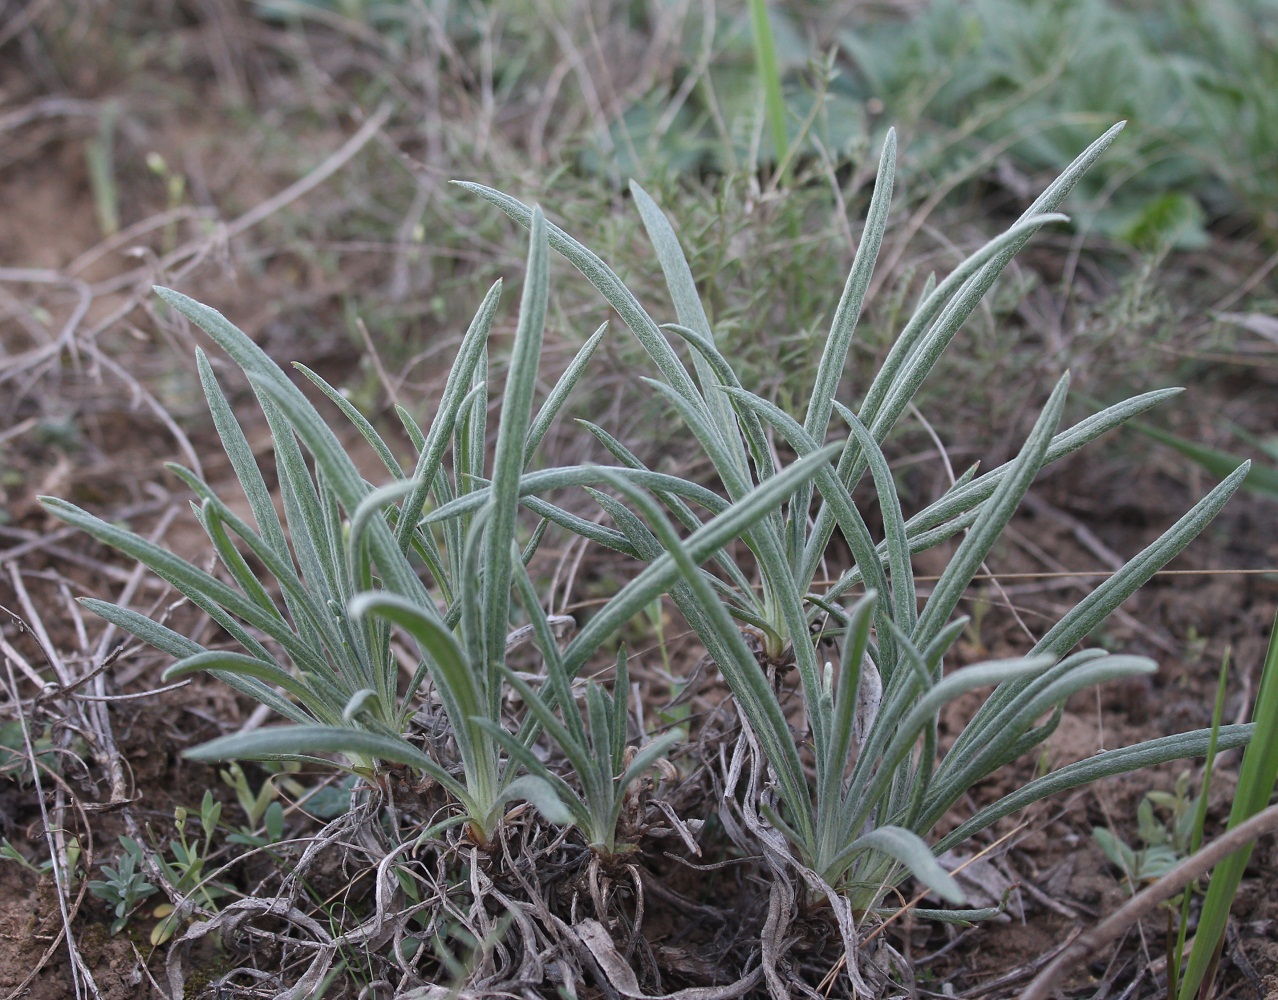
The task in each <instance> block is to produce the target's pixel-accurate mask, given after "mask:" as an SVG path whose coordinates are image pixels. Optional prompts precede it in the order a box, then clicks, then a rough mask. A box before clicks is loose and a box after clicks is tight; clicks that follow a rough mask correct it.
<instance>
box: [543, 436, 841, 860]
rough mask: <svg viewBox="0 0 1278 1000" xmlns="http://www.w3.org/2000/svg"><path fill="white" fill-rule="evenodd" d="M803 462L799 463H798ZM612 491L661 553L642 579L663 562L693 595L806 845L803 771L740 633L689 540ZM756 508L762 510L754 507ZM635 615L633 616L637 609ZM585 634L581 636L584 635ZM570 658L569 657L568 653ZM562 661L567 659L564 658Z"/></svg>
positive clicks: (706, 637) (641, 503)
mask: <svg viewBox="0 0 1278 1000" xmlns="http://www.w3.org/2000/svg"><path fill="white" fill-rule="evenodd" d="M827 460H828V458H827ZM802 461H803V460H802V459H801V460H800V462H802ZM798 465H799V463H795V465H793V466H791V467H790V469H788V470H786V471H787V472H791V471H792V470H793V469H794V468H796V466H798ZM785 478H786V475H785V474H784V473H783V474H781V475H779V476H777V477H776V478H775V479H772V480H769V481H768V483H766V484H765V485H764V486H761V487H760V488H759V490H757V491H756V494H755V495H756V496H760V495H764V491H765V490H767V489H768V487H769V486H771V485H773V484H775V483H777V482H780V481H781V480H783V479H785ZM613 486H614V489H616V490H618V491H619V492H621V493H622V494H623V495H624V496H626V498H627V499H628V500H630V502H631V503H633V504H634V505H635V506H636V507H638V508H639V509H640V510H641V511H643V513H644V515H645V516H646V518H647V520H648V523H649V526H650V527H651V529H652V530H653V533H654V534H656V535H657V537H658V538H659V539H660V541H661V543H662V545H663V546H664V547H665V549H666V555H665V556H663V557H662V559H661V560H658V561H657V562H654V563H653V564H652V565H651V566H650V567H649V568H648V570H645V574H649V573H654V571H656V570H657V569H658V567H660V566H662V563H663V562H664V561H667V560H668V561H669V563H670V564H671V566H672V567H673V572H674V573H676V574H678V576H679V577H681V578H682V581H683V583H684V584H686V585H687V587H688V589H689V590H690V591H691V592H692V594H693V595H694V597H695V599H696V602H697V605H698V608H699V609H700V610H701V611H702V612H703V613H704V616H705V622H706V625H707V627H708V628H709V629H710V630H711V631H710V632H709V633H708V634H703V635H702V636H701V638H702V640H703V642H706V644H707V648H708V649H709V650H710V652H711V655H713V656H715V658H716V662H717V663H718V666H719V670H720V672H721V673H722V674H723V676H724V678H725V679H726V680H727V681H728V684H729V685H730V686H731V688H732V693H733V695H734V696H735V697H736V699H737V702H738V704H739V706H740V708H741V711H742V714H743V715H744V716H745V718H746V720H747V721H748V722H749V723H750V726H751V728H752V729H753V730H754V732H755V736H756V737H757V738H758V740H759V742H760V744H761V745H762V747H763V751H764V754H765V755H766V756H767V758H768V761H769V763H770V764H771V765H772V767H773V769H774V771H775V772H776V776H777V783H778V789H779V791H780V794H781V797H782V801H783V802H784V803H785V805H786V807H787V812H788V819H789V822H790V823H791V824H793V825H794V826H795V827H796V828H797V829H798V831H799V835H800V837H801V839H802V842H804V843H806V844H809V845H810V844H811V843H812V842H813V840H814V831H813V826H812V807H811V800H810V798H809V793H808V789H807V780H806V779H805V777H804V775H803V767H802V764H801V763H800V761H799V755H798V750H797V748H796V747H795V744H794V739H793V737H792V736H791V734H790V729H789V726H788V725H787V724H786V721H785V716H784V714H782V712H781V706H780V705H779V704H778V702H777V700H776V696H775V695H774V694H773V692H772V688H771V686H770V685H769V684H768V681H767V679H766V678H765V677H764V675H763V671H762V670H760V669H759V665H758V662H757V661H756V660H755V658H754V655H753V654H752V653H751V652H750V650H749V648H748V647H747V646H746V644H745V639H744V638H743V637H742V635H741V631H740V630H739V629H738V628H737V627H736V626H735V625H734V624H733V622H732V619H731V618H730V617H729V616H728V612H727V609H726V608H725V607H724V606H723V604H722V603H721V602H720V601H719V599H718V598H717V597H716V596H715V594H714V591H713V590H712V589H711V588H710V585H709V584H708V583H706V581H705V579H704V578H703V577H702V576H701V573H700V571H699V569H698V566H697V563H698V562H699V561H700V560H699V558H698V557H697V556H695V555H694V554H693V545H692V539H687V540H683V541H681V540H680V539H679V537H678V536H677V535H676V534H675V533H674V529H673V528H671V526H670V524H669V522H667V521H666V519H665V516H664V515H663V514H662V512H661V510H660V508H658V507H657V505H656V502H655V501H653V500H650V499H649V498H648V497H647V496H645V495H644V494H642V493H640V492H639V491H638V490H636V489H635V488H634V487H633V486H631V485H630V484H629V483H627V482H626V481H625V480H623V479H620V478H618V479H617V480H616V481H615V482H614V484H613ZM748 503H749V502H748V501H744V502H742V503H741V504H739V505H738V506H737V507H736V508H734V511H736V510H738V509H743V508H745V507H746V506H747V505H748ZM755 506H756V507H757V506H763V505H761V504H758V503H756V505H755ZM768 507H770V505H768V506H765V507H764V509H763V510H762V511H758V510H756V511H752V514H753V515H754V516H763V514H765V513H766V511H767V509H768ZM714 523H715V522H713V521H712V522H711V524H710V525H707V528H706V529H703V531H706V530H707V529H709V528H710V527H711V526H712V525H714ZM645 574H641V576H640V578H639V579H637V580H636V581H634V583H639V580H641V579H642V577H643V575H645ZM663 589H665V588H663ZM624 596H625V589H623V590H622V593H621V594H618V595H617V597H616V598H614V599H613V601H612V604H617V605H622V606H624V605H625V602H624V601H623V597H624ZM644 596H645V597H647V596H648V595H647V594H645V595H644ZM654 596H655V595H654ZM649 599H650V598H649ZM644 603H646V601H645V602H644ZM635 610H636V612H637V611H638V610H639V608H636V609H635ZM606 612H607V609H605V612H602V613H600V614H599V615H598V616H596V618H595V619H593V620H592V621H591V623H590V625H588V626H587V627H586V628H587V630H589V629H590V627H591V626H592V625H594V624H595V622H597V621H599V620H600V619H601V618H604V617H605V614H606ZM628 617H629V616H628ZM584 634H585V632H584V631H583V635H584ZM569 654H570V655H571V648H570V650H569ZM565 658H566V659H568V657H565Z"/></svg>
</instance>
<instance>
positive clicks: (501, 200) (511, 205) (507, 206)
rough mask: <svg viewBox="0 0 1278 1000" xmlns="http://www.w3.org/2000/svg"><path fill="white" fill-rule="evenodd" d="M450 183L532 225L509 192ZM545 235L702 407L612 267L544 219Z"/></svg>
mask: <svg viewBox="0 0 1278 1000" xmlns="http://www.w3.org/2000/svg"><path fill="white" fill-rule="evenodd" d="M453 183H454V184H456V185H458V186H459V187H461V188H463V189H465V190H467V191H470V192H471V193H473V194H476V195H478V196H479V197H481V198H483V199H484V200H485V201H487V202H488V203H489V204H491V205H495V206H496V207H497V208H499V209H501V210H502V211H503V212H505V213H506V215H508V216H509V217H510V218H512V219H513V220H514V221H515V222H517V223H519V224H520V225H521V226H523V227H524V228H525V229H527V228H528V227H529V226H531V225H532V209H530V208H529V207H528V206H527V205H524V204H523V203H522V202H520V201H517V200H516V199H514V198H512V197H510V195H506V194H502V193H501V192H500V191H495V190H493V189H492V188H489V187H485V186H484V185H482V184H473V183H471V182H469V181H453ZM546 235H547V239H548V240H549V242H550V247H551V249H552V250H554V251H555V252H556V253H558V254H561V255H562V256H563V257H565V258H566V259H567V260H568V262H569V263H570V264H572V266H573V267H575V268H576V269H577V270H578V271H580V272H581V273H582V275H583V276H584V277H585V278H586V280H587V281H589V282H590V283H591V284H592V285H594V287H595V288H596V289H597V290H598V292H599V294H601V295H602V296H603V297H604V299H605V300H607V302H608V304H609V305H611V306H612V307H613V308H614V309H616V310H617V312H618V313H620V314H621V318H622V320H624V321H625V324H626V326H628V327H629V328H630V330H631V332H632V333H633V334H634V335H635V337H636V338H637V339H638V340H639V343H640V344H642V345H643V348H644V350H645V351H647V353H648V356H649V357H650V358H652V360H653V362H654V363H655V364H656V366H657V369H658V370H659V371H660V372H661V374H662V376H663V377H664V378H665V380H666V381H667V382H669V383H670V385H671V386H673V387H674V389H675V390H676V391H677V392H678V393H679V395H680V396H682V397H683V398H684V399H687V400H689V401H690V402H692V403H693V404H694V405H697V406H702V407H704V406H705V401H704V400H703V399H702V397H701V394H700V393H699V392H698V391H697V387H696V384H695V383H694V382H693V381H692V377H691V376H690V375H689V374H688V371H687V369H686V368H684V367H683V362H681V361H680V360H679V356H678V355H677V354H675V352H674V348H672V347H671V346H670V344H669V343H668V342H667V341H666V338H665V337H664V336H662V333H661V330H660V328H659V327H658V326H657V324H656V323H655V322H654V321H653V319H652V317H651V316H649V315H648V313H647V312H646V311H644V308H643V306H641V305H640V304H639V300H638V299H636V298H635V297H634V294H633V293H632V292H631V291H630V289H628V288H627V287H626V286H625V284H624V283H623V282H622V280H621V279H620V278H618V277H617V275H616V274H614V273H613V271H612V269H611V268H610V267H608V265H607V264H605V263H604V262H603V261H602V260H600V259H599V257H598V256H597V255H596V254H594V253H592V252H591V251H590V250H587V249H586V248H585V247H584V246H582V245H581V244H580V243H578V242H577V241H576V240H575V239H573V238H572V237H571V236H569V235H568V234H567V233H565V232H564V231H563V230H562V229H560V228H559V227H558V226H556V225H554V224H552V223H549V222H548V223H546Z"/></svg>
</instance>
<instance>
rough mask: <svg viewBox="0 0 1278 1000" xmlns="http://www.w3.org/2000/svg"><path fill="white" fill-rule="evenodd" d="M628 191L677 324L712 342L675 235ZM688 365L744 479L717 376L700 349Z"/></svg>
mask: <svg viewBox="0 0 1278 1000" xmlns="http://www.w3.org/2000/svg"><path fill="white" fill-rule="evenodd" d="M779 155H780V154H778V156H779ZM630 194H631V196H632V197H633V198H634V200H635V206H636V207H637V208H638V209H639V215H640V217H641V218H642V219H643V225H644V228H645V229H646V230H647V231H648V239H649V240H650V241H651V242H652V248H653V250H654V251H656V254H657V263H658V264H660V265H661V272H662V274H663V275H664V276H665V279H666V287H667V288H668V289H669V290H670V298H671V301H673V302H674V307H675V316H677V317H678V319H679V323H680V325H682V326H684V327H686V328H687V329H689V330H692V331H693V332H694V333H696V334H697V335H699V336H700V337H701V338H702V339H704V340H705V341H707V342H709V343H710V344H713V343H714V332H713V331H712V330H711V329H710V320H709V318H708V317H707V316H706V311H705V307H704V306H703V305H702V304H701V296H700V295H698V294H697V283H696V281H695V280H694V279H693V277H692V269H691V268H690V267H689V266H688V258H687V257H686V256H685V255H684V252H683V248H682V247H681V246H680V245H679V238H678V236H676V235H675V231H674V228H673V227H672V226H671V225H670V220H669V219H667V218H666V215H665V213H664V212H662V211H661V209H660V208H659V207H658V206H657V203H656V202H655V201H653V200H652V198H650V197H649V196H648V193H647V192H646V191H645V190H644V189H643V188H641V187H640V186H639V185H638V184H637V183H636V182H635V181H631V182H630ZM692 367H693V370H694V371H695V372H696V375H697V379H698V380H699V381H700V382H701V394H702V397H703V398H704V400H705V405H706V408H707V409H708V411H709V416H710V424H711V426H712V427H714V428H715V429H716V430H717V431H718V432H719V438H720V440H721V442H722V444H723V446H724V447H725V448H726V449H728V453H729V455H730V457H731V460H732V461H733V463H734V464H735V465H736V469H737V474H738V475H739V476H740V477H741V478H743V479H744V478H746V476H747V475H748V472H747V470H746V460H745V459H746V456H745V451H744V450H743V449H742V447H741V438H740V436H739V435H738V433H737V421H736V416H735V414H734V413H733V412H732V407H731V406H730V405H729V403H728V401H727V400H726V399H724V398H723V397H721V396H719V395H718V394H717V393H716V392H714V386H715V385H716V384H717V383H718V382H719V380H720V376H719V374H718V373H717V372H716V370H715V367H714V366H713V365H712V364H710V362H709V360H708V359H707V358H706V356H705V354H704V352H701V351H697V352H694V353H693V355H692Z"/></svg>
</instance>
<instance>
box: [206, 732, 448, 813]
mask: <svg viewBox="0 0 1278 1000" xmlns="http://www.w3.org/2000/svg"><path fill="white" fill-rule="evenodd" d="M320 753H340V754H345V755H347V756H348V757H355V758H361V757H362V758H373V759H377V760H384V761H390V762H391V763H394V764H406V765H408V766H409V767H415V768H417V770H419V771H421V772H422V773H423V774H427V775H429V776H430V777H431V778H434V779H435V780H436V781H438V782H439V783H440V784H441V785H442V786H443V787H444V788H445V789H447V790H448V792H449V794H451V795H453V796H454V797H455V798H456V799H458V801H460V802H462V803H463V804H465V803H467V802H468V801H469V796H468V795H467V794H466V789H465V788H463V787H462V786H461V785H460V784H459V783H458V782H457V780H456V779H455V778H453V777H452V775H450V774H449V773H448V772H447V771H445V770H444V769H443V768H442V767H440V766H439V765H438V764H437V763H435V761H433V760H431V758H429V757H427V756H426V755H425V754H424V753H422V752H421V751H420V750H418V749H417V748H416V747H415V746H413V745H412V744H411V743H409V742H408V741H407V740H405V739H401V738H398V737H394V736H384V735H382V734H380V733H370V732H368V731H367V730H362V729H350V728H347V727H345V726H266V727H264V728H262V729H255V730H253V731H252V732H248V733H236V734H235V735H233V736H222V737H220V738H218V739H216V740H210V741H209V742H208V743H204V744H201V745H200V746H198V747H195V748H194V749H192V750H187V751H185V752H184V753H183V754H182V756H183V757H186V758H188V759H189V760H201V761H210V762H211V761H221V760H274V759H278V758H279V757H282V756H293V755H296V754H320ZM325 763H328V762H327V761H326V762H325Z"/></svg>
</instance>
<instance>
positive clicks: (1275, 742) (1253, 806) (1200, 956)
mask: <svg viewBox="0 0 1278 1000" xmlns="http://www.w3.org/2000/svg"><path fill="white" fill-rule="evenodd" d="M1252 717H1253V718H1254V719H1255V720H1256V723H1255V725H1256V732H1255V735H1254V736H1253V737H1252V741H1251V743H1250V745H1249V746H1248V747H1247V750H1246V752H1245V753H1244V754H1243V762H1242V767H1241V768H1240V769H1239V772H1238V789H1237V791H1236V793H1235V795H1234V804H1233V807H1232V808H1231V809H1230V811H1229V824H1228V828H1230V829H1232V828H1233V827H1235V826H1237V825H1238V824H1239V823H1242V822H1243V821H1244V820H1246V819H1248V818H1249V817H1251V816H1254V815H1255V814H1256V813H1258V812H1260V811H1261V810H1262V809H1264V808H1265V807H1266V806H1268V805H1269V802H1270V799H1272V798H1273V794H1274V790H1275V788H1278V619H1275V621H1274V626H1273V630H1272V631H1271V632H1270V634H1269V650H1268V652H1267V653H1266V654H1265V665H1264V668H1263V670H1262V672H1261V675H1260V690H1259V691H1257V693H1256V704H1255V706H1254V708H1253V710H1252ZM1251 849H1252V845H1251V844H1248V845H1247V846H1246V847H1243V848H1240V849H1239V850H1238V851H1236V852H1235V853H1233V854H1231V855H1230V856H1229V857H1228V858H1226V859H1225V860H1224V861H1222V862H1221V863H1220V864H1219V865H1217V866H1216V869H1215V871H1214V872H1213V873H1212V877H1211V884H1210V885H1209V886H1208V888H1207V896H1206V898H1205V899H1204V900H1203V910H1202V914H1201V916H1200V917H1199V919H1198V931H1197V933H1196V934H1195V936H1194V947H1193V950H1192V951H1191V952H1190V954H1189V961H1188V962H1187V963H1186V965H1185V970H1184V977H1183V978H1182V979H1181V981H1180V988H1179V991H1178V992H1177V994H1176V995H1177V997H1178V1000H1192V998H1193V997H1195V996H1197V995H1198V990H1199V987H1200V986H1201V985H1203V980H1204V979H1205V978H1206V977H1207V975H1208V971H1209V970H1211V969H1213V968H1214V967H1215V964H1216V961H1217V959H1218V957H1219V955H1220V948H1221V945H1222V943H1223V942H1224V936H1225V923H1226V921H1227V920H1228V919H1229V910H1230V908H1231V907H1232V906H1233V902H1234V896H1235V895H1236V894H1237V892H1238V884H1239V882H1241V881H1242V876H1243V871H1244V870H1245V869H1246V867H1247V861H1248V859H1249V858H1250V857H1251Z"/></svg>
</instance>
